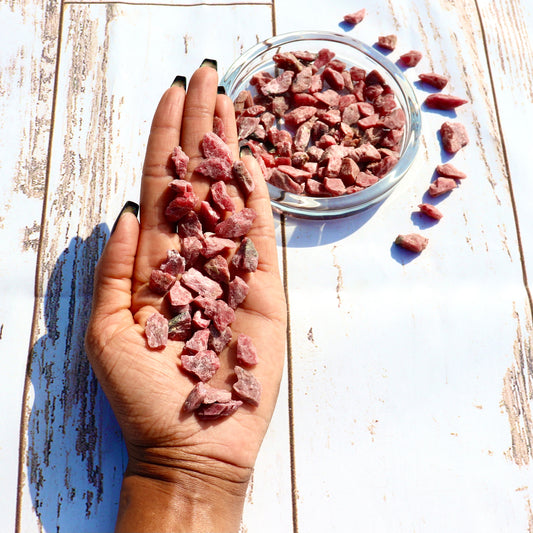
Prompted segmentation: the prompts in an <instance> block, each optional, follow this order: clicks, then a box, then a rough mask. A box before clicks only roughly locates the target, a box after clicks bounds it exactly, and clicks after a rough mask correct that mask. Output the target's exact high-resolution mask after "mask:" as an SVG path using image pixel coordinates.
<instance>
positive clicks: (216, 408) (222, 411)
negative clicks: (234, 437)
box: [195, 400, 242, 420]
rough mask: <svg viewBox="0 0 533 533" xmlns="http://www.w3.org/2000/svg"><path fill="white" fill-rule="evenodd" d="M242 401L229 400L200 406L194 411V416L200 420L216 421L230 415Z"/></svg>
mask: <svg viewBox="0 0 533 533" xmlns="http://www.w3.org/2000/svg"><path fill="white" fill-rule="evenodd" d="M241 405H242V401H240V400H230V401H229V402H223V403H219V402H215V403H211V404H209V405H201V406H200V407H199V408H198V409H196V411H195V414H196V416H197V417H198V418H200V419H201V420H216V419H217V418H220V417H223V416H230V415H232V414H233V413H234V412H235V411H236V410H237V409H238V408H239V407H240V406H241Z"/></svg>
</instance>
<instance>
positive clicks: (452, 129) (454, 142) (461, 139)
mask: <svg viewBox="0 0 533 533" xmlns="http://www.w3.org/2000/svg"><path fill="white" fill-rule="evenodd" d="M440 136H441V140H442V146H443V148H444V150H446V152H448V153H450V154H454V153H456V152H458V151H459V150H460V149H461V148H462V147H463V146H466V145H467V144H468V134H467V133H466V128H465V127H464V126H463V124H461V123H460V122H444V123H443V124H442V126H441V127H440Z"/></svg>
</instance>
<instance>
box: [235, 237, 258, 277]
mask: <svg viewBox="0 0 533 533" xmlns="http://www.w3.org/2000/svg"><path fill="white" fill-rule="evenodd" d="M258 263H259V254H258V253H257V250H256V248H255V246H254V243H253V241H252V239H250V238H248V237H243V239H242V241H241V243H240V245H239V247H238V248H237V251H236V252H235V254H234V255H233V257H232V258H231V265H232V266H233V268H234V269H235V270H237V271H238V272H255V271H256V270H257V265H258Z"/></svg>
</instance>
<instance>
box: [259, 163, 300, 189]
mask: <svg viewBox="0 0 533 533" xmlns="http://www.w3.org/2000/svg"><path fill="white" fill-rule="evenodd" d="M267 181H268V182H269V183H270V184H271V185H274V187H278V188H279V189H282V190H284V191H287V192H292V193H294V194H302V192H303V191H304V186H303V185H302V184H300V183H297V182H296V181H294V180H293V179H292V178H291V177H290V176H288V175H287V174H285V173H284V172H281V171H280V170H279V169H277V168H274V169H272V170H271V171H270V173H269V175H268V178H267Z"/></svg>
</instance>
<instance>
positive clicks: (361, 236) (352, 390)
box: [0, 0, 533, 533]
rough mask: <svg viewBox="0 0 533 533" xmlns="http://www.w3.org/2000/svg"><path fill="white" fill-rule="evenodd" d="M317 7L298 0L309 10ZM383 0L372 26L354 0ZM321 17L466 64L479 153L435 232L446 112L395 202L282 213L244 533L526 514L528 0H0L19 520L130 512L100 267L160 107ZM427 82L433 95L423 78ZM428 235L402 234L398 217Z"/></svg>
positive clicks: (529, 394)
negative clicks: (98, 324) (94, 348)
mask: <svg viewBox="0 0 533 533" xmlns="http://www.w3.org/2000/svg"><path fill="white" fill-rule="evenodd" d="M303 5H305V7H301V6H303ZM361 7H366V9H367V11H368V14H367V17H366V19H365V20H364V21H363V22H362V23H361V24H359V25H358V26H357V27H356V28H354V29H348V28H346V27H344V26H343V25H340V21H341V20H342V16H343V15H344V14H346V13H350V12H353V11H356V10H357V9H359V8H361ZM307 29H319V30H328V31H336V32H339V33H347V34H349V35H353V36H355V37H358V38H359V39H361V40H363V41H365V42H367V43H368V44H373V43H374V42H375V41H376V39H377V37H378V35H384V34H390V33H395V34H396V35H397V36H398V48H397V49H396V51H395V52H393V53H392V54H391V55H390V56H389V57H390V58H391V59H393V60H394V59H397V57H398V56H399V54H400V53H402V52H404V51H407V50H410V49H418V50H421V51H422V52H423V53H424V57H423V59H422V62H421V63H420V64H419V66H418V67H417V68H415V69H411V70H410V71H407V76H408V77H409V78H410V79H411V80H412V81H413V82H414V81H415V80H416V79H417V74H418V73H419V72H425V71H430V70H434V71H437V72H441V73H444V74H447V75H449V76H450V78H451V82H450V86H449V87H448V88H447V89H446V92H452V93H454V94H458V95H459V96H464V97H466V98H468V100H469V101H470V102H471V103H470V104H468V105H465V106H463V107H461V108H459V109H458V110H457V120H460V121H461V122H463V123H464V124H465V125H466V127H467V130H468V133H469V136H470V139H471V142H470V144H469V145H468V146H467V147H466V148H465V149H464V150H462V151H461V152H460V153H458V154H457V155H456V156H455V158H454V164H456V166H458V167H459V168H461V169H463V170H465V171H466V172H467V173H468V176H469V177H468V178H467V180H465V181H464V182H463V183H462V184H461V186H460V187H459V188H458V189H456V190H455V191H453V192H452V194H450V195H449V196H448V197H447V198H445V199H444V200H443V201H442V202H441V203H440V204H439V206H440V208H441V210H442V211H443V212H444V218H443V219H442V220H441V221H440V222H439V223H438V224H434V225H426V226H423V227H420V224H421V222H420V219H419V218H418V217H417V216H416V215H414V214H413V213H414V211H416V206H417V205H418V203H420V200H421V197H422V196H423V194H424V192H425V191H426V190H427V187H428V184H429V182H430V181H431V179H432V178H433V171H434V168H435V166H436V164H437V163H439V162H440V161H441V159H442V153H441V148H440V144H439V141H438V137H437V133H436V132H437V130H438V128H439V127H440V124H441V123H442V122H443V121H444V120H445V119H447V118H446V117H449V116H450V115H449V114H446V113H436V112H427V111H425V112H423V141H422V146H421V150H420V151H419V154H418V156H417V159H416V162H415V164H414V167H413V168H412V170H411V171H410V173H409V175H408V176H407V177H406V179H405V180H404V181H403V182H402V183H401V184H400V186H399V187H398V188H397V189H396V190H395V191H394V192H393V194H392V195H391V196H390V197H389V198H388V199H387V200H385V201H384V202H383V203H382V204H380V205H379V206H378V207H376V208H373V209H371V210H369V211H365V212H363V213H361V214H359V215H356V216H352V217H349V218H345V219H340V220H334V221H328V222H316V221H315V222H310V221H305V220H295V219H291V218H284V217H277V218H276V225H277V232H278V243H279V251H280V260H281V261H282V266H283V275H284V280H285V284H286V288H287V293H288V298H289V306H290V331H289V336H288V339H287V341H288V346H289V353H288V363H287V365H286V372H285V376H284V381H283V384H282V391H281V395H280V398H279V402H278V405H277V410H276V413H275V415H274V419H273V422H272V426H271V428H270V430H269V432H268V434H267V437H266V439H265V442H264V445H263V448H262V450H261V453H260V456H259V459H258V462H257V467H256V469H255V472H254V475H253V480H252V483H251V484H250V489H249V497H248V499H247V502H246V506H245V511H244V518H243V525H242V531H248V532H254V533H256V532H273V531H276V532H302V533H307V532H323V531H331V532H343V533H344V532H348V531H361V532H379V533H381V532H431V533H435V532H452V531H453V532H455V533H457V532H461V533H463V532H464V533H467V532H468V533H471V532H478V531H479V532H481V531H483V532H484V533H489V532H513V533H515V532H516V533H518V532H524V533H526V532H530V533H531V532H532V531H533V477H532V473H533V472H532V466H533V465H532V464H533V417H532V414H531V410H532V408H533V352H532V345H531V343H532V322H531V320H532V316H531V310H532V299H531V293H530V289H529V287H528V277H529V276H532V275H533V200H532V199H533V179H532V178H533V171H532V169H533V149H532V147H531V138H532V135H531V123H532V122H533V4H532V3H531V2H530V1H529V0H501V1H496V2H495V1H490V0H455V1H454V2H448V1H446V0H437V1H430V0H375V1H374V2H369V3H368V4H367V5H364V4H358V3H357V2H356V3H355V4H354V3H353V2H349V1H348V0H342V1H340V0H339V1H336V2H324V1H318V0H308V1H307V2H294V1H291V0H277V1H274V0H270V1H268V0H263V1H259V0H256V1H254V0H248V1H239V0H238V1H229V0H218V1H217V2H205V3H204V2H195V1H193V0H181V1H179V2H178V0H168V1H166V2H164V3H160V4H158V3H157V2H151V1H150V0H148V1H142V2H141V1H140V0H130V1H127V2H122V1H121V2H104V1H99V0H92V1H77V0H70V1H63V2H59V1H58V0H19V1H18V2H6V1H3V2H0V50H1V52H0V126H1V131H2V135H1V137H0V169H1V175H0V406H1V409H2V416H1V417H0V494H1V495H2V497H1V498H0V529H1V531H13V530H16V531H19V532H23V533H25V532H37V531H47V532H52V531H58V532H63V533H70V532H73V531H76V532H89V531H91V532H94V531H109V530H111V529H112V528H113V524H114V519H115V514H116V510H117V502H118V495H119V488H120V481H121V477H122V472H123V469H124V466H125V461H126V453H125V450H124V447H123V443H122V440H121V436H120V431H119V428H118V426H117V424H116V422H115V420H114V417H113V415H112V413H111V410H110V408H109V406H108V404H107V401H106V399H105V397H104V395H103V394H102V392H101V390H100V389H99V387H98V385H97V383H96V380H95V378H94V376H93V374H92V373H91V370H90V367H89V364H88V362H87V360H86V357H85V354H84V350H83V334H84V328H85V325H86V322H87V318H88V310H89V306H90V300H91V285H92V274H93V269H94V264H95V262H96V260H97V258H98V255H99V252H100V251H101V249H102V247H103V245H104V243H105V240H106V237H107V235H108V234H109V228H110V227H111V225H112V223H113V221H114V219H115V217H116V215H117V214H118V212H119V210H120V208H121V206H122V205H123V203H124V202H125V200H128V199H134V200H135V199H137V198H138V189H139V179H140V170H141V167H142V160H143V157H144V150H145V144H146V139H147V133H148V128H149V124H150V121H151V118H152V115H153V111H154V109H155V105H156V103H157V101H158V99H159V97H160V95H161V93H162V92H163V90H164V89H165V88H166V87H167V86H168V85H169V84H170V82H171V81H172V79H173V78H174V76H175V75H178V74H181V75H186V76H188V77H190V75H191V74H192V72H193V71H194V69H195V68H196V67H197V66H199V65H200V62H201V61H202V59H203V58H205V57H213V58H215V59H217V60H218V65H219V72H220V74H221V75H222V74H223V73H224V72H225V70H226V69H227V68H228V67H229V65H230V64H231V63H232V62H233V60H234V59H235V58H236V57H238V55H239V54H240V53H241V52H242V51H244V50H245V49H247V48H249V47H250V46H252V45H253V44H255V43H256V42H257V41H259V40H262V39H265V38H267V37H269V36H271V35H272V34H280V33H285V32H288V31H298V30H307ZM415 91H416V92H417V96H418V98H419V100H420V101H422V100H423V99H424V98H425V95H426V94H427V93H426V92H425V91H424V89H423V88H422V87H421V86H420V85H417V84H415ZM411 231H420V232H423V233H424V235H426V236H428V237H429V239H430V241H429V245H428V248H427V249H426V250H425V251H424V252H423V253H422V254H420V255H419V256H417V257H416V258H414V259H412V260H411V258H410V257H408V256H407V254H402V253H398V250H397V249H396V248H395V247H394V246H393V245H392V241H393V240H394V238H395V236H396V235H397V234H398V233H408V232H411Z"/></svg>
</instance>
